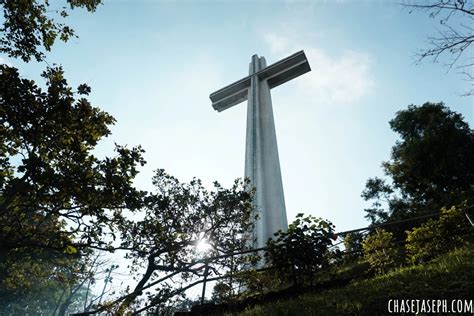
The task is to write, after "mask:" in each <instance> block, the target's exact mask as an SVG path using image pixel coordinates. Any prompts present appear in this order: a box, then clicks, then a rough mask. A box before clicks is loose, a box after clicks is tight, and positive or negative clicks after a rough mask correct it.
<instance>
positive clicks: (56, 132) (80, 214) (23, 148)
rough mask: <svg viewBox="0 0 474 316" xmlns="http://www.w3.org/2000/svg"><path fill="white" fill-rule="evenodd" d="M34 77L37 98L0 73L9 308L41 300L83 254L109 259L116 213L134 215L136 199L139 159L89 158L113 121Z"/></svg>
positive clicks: (121, 153)
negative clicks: (94, 252)
mask: <svg viewBox="0 0 474 316" xmlns="http://www.w3.org/2000/svg"><path fill="white" fill-rule="evenodd" d="M42 76H43V78H44V79H45V80H46V91H43V89H41V88H40V87H38V86H37V85H36V83H35V82H34V81H32V80H27V79H23V78H21V77H20V75H19V73H18V70H17V69H15V68H12V67H8V66H6V65H1V66H0V121H1V127H0V139H1V143H0V169H1V173H0V210H1V212H0V222H1V223H2V225H1V226H0V258H2V260H1V261H2V262H1V263H0V265H1V266H2V271H1V273H0V284H1V286H2V287H1V290H2V291H3V294H4V297H10V298H12V301H15V299H14V298H15V297H19V296H22V297H31V296H29V294H28V291H30V292H31V293H34V292H36V293H39V294H45V292H46V291H47V289H48V288H51V286H50V285H49V283H50V280H59V281H60V280H61V278H57V276H56V275H57V273H58V271H62V269H64V268H67V266H68V265H71V267H70V268H72V267H73V266H74V265H76V264H79V263H76V261H77V259H76V258H79V257H80V256H85V257H87V254H88V252H89V250H90V249H93V248H97V249H106V250H112V248H110V247H111V244H112V242H113V239H114V233H116V230H117V229H118V228H119V227H120V225H123V223H124V217H123V215H122V212H121V210H122V209H123V208H127V209H129V210H131V211H133V210H136V209H138V208H139V207H141V205H142V203H143V202H142V201H143V197H144V193H143V192H140V191H138V190H136V189H135V188H134V187H133V185H132V181H133V178H134V177H135V175H136V174H137V169H136V167H137V165H139V164H143V163H144V161H143V159H142V158H141V154H142V150H141V149H140V148H139V147H137V148H133V149H127V148H125V147H121V146H118V145H117V147H116V150H117V153H118V155H117V156H116V157H114V158H107V157H106V158H104V159H99V158H97V157H95V156H94V155H92V154H91V151H92V150H93V149H94V147H95V146H96V145H97V143H98V141H99V140H100V139H101V138H103V137H104V136H107V135H108V134H109V133H110V131H109V129H108V126H109V125H110V124H113V123H114V119H113V117H112V116H110V115H109V114H107V113H105V112H103V111H100V110H99V109H98V108H96V107H93V106H92V105H91V104H90V103H89V101H87V99H85V98H84V97H80V98H76V95H75V94H74V92H73V90H72V89H71V88H70V87H69V86H68V84H67V81H66V80H65V79H64V74H63V71H62V69H61V68H49V69H48V70H47V71H45V72H44V73H43V75H42ZM79 92H80V93H83V94H84V93H85V94H87V93H88V92H90V90H89V89H87V88H85V87H84V86H82V88H81V91H79ZM79 92H78V93H79ZM3 258H4V259H3ZM25 271H31V272H30V274H26V273H25ZM23 274H24V276H27V275H29V277H28V278H19V277H20V276H21V275H23ZM42 280H46V281H45V282H43V281H42ZM68 282H69V281H67V282H66V280H65V282H64V283H63V286H64V287H69V286H70V285H69V283H68ZM15 283H16V284H17V285H18V287H12V285H13V284H15ZM42 286H43V287H44V290H41V289H42ZM53 287H54V291H56V293H59V294H58V295H60V293H61V291H60V285H59V283H58V282H56V283H54V286H53ZM20 290H21V291H20ZM18 291H20V292H18ZM51 291H53V290H51ZM32 295H33V294H32ZM50 296H51V298H52V299H53V298H54V297H55V296H57V295H56V294H54V295H53V294H51V295H50Z"/></svg>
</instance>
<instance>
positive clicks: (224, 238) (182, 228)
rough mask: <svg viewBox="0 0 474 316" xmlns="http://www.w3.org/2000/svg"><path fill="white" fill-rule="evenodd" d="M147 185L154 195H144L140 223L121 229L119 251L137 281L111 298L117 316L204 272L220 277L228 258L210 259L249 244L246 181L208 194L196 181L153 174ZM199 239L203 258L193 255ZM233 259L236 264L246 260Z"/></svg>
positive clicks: (170, 294)
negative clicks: (141, 300) (176, 282)
mask: <svg viewBox="0 0 474 316" xmlns="http://www.w3.org/2000/svg"><path fill="white" fill-rule="evenodd" d="M153 183H154V185H155V187H156V192H155V193H151V194H150V195H149V196H148V197H147V200H146V202H147V204H146V207H145V208H144V209H143V213H142V215H143V217H142V219H141V220H139V221H132V220H128V221H127V224H126V225H124V226H123V231H122V234H121V248H122V249H127V250H128V253H127V258H129V259H131V265H130V268H131V274H132V275H137V276H139V277H136V280H137V284H136V286H135V288H134V290H133V291H130V292H129V293H128V294H127V295H125V296H123V297H122V298H121V299H119V300H117V302H116V303H119V302H121V303H120V307H119V308H118V309H116V311H115V313H116V314H117V315H120V314H123V313H124V312H125V311H126V310H127V309H129V308H130V307H131V306H132V305H133V304H134V302H135V303H136V302H138V299H139V297H140V296H141V295H142V294H145V296H146V297H147V298H146V301H147V304H146V306H145V307H142V308H140V309H136V312H140V311H143V310H145V309H148V308H150V307H153V306H157V305H159V304H161V303H162V302H166V301H167V300H169V298H171V297H173V296H175V295H177V294H180V293H182V292H184V291H185V289H186V288H187V287H189V286H191V285H193V284H198V283H199V282H202V281H201V280H199V278H201V277H202V276H203V274H204V271H205V270H206V269H207V270H208V277H209V278H211V277H213V276H216V275H220V274H221V273H224V271H222V270H223V269H222V267H223V266H228V265H229V261H230V260H232V258H228V257H221V258H216V259H212V257H213V256H216V255H221V254H225V253H230V252H232V251H234V250H236V249H245V248H246V247H248V245H249V242H248V240H247V239H246V236H247V235H248V234H247V232H248V231H249V230H250V229H251V227H252V221H251V214H252V213H251V208H252V203H251V201H252V196H253V193H252V191H251V190H250V186H249V182H248V181H240V180H236V181H235V182H234V185H233V186H232V187H231V188H229V189H225V188H223V187H222V186H221V185H220V184H219V183H217V182H215V183H214V190H213V191H208V190H206V189H205V188H204V187H203V185H202V183H201V181H200V180H198V179H193V180H192V181H190V182H189V183H181V182H179V181H178V179H176V178H174V177H172V176H170V175H168V174H166V173H165V172H164V170H158V171H157V172H156V175H155V176H154V178H153ZM201 240H206V241H207V242H208V243H209V244H210V246H211V247H210V250H209V252H208V253H206V254H199V253H197V252H196V245H197V244H198V243H199V242H200V241H201ZM233 260H234V261H235V262H234V264H235V265H240V264H242V263H241V261H245V260H246V257H245V256H239V257H238V258H237V257H236V258H233ZM143 271H144V272H143ZM172 277H178V278H180V280H181V287H178V288H176V286H175V285H174V284H173V282H172V279H171V278H172ZM195 282H197V283H195ZM152 289H153V291H152ZM145 290H147V291H146V292H145Z"/></svg>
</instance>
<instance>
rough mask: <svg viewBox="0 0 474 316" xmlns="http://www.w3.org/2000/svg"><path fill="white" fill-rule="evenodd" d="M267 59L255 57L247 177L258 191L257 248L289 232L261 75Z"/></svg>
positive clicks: (268, 102) (266, 88) (268, 97)
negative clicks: (275, 234) (274, 236)
mask: <svg viewBox="0 0 474 316" xmlns="http://www.w3.org/2000/svg"><path fill="white" fill-rule="evenodd" d="M266 66H267V65H266V61H265V58H264V57H260V58H259V57H258V56H257V55H254V56H252V61H251V63H250V66H249V68H250V69H249V76H250V77H251V79H250V81H251V82H250V87H249V92H248V105H247V135H246V151H245V177H247V178H249V179H250V181H251V184H252V185H253V186H254V187H255V188H256V195H255V199H254V212H256V214H257V215H258V219H257V220H256V221H255V229H254V236H253V237H254V238H253V239H254V247H255V248H259V247H263V246H265V243H266V241H267V240H268V238H271V237H272V235H273V233H275V232H277V231H278V230H280V229H281V230H286V228H287V227H288V222H287V218H286V208H285V197H284V193H283V184H282V180H281V170H280V160H279V157H278V146H277V139H276V132H275V122H274V118H273V108H272V100H271V95H270V87H269V86H268V82H267V80H260V79H259V78H258V75H257V73H258V72H259V71H261V70H263V69H264V68H266Z"/></svg>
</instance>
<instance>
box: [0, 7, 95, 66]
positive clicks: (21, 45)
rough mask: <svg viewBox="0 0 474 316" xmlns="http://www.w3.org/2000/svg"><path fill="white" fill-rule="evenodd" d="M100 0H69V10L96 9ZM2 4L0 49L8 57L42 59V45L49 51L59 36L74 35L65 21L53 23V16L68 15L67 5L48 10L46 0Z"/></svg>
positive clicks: (66, 37)
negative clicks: (78, 8)
mask: <svg viewBox="0 0 474 316" xmlns="http://www.w3.org/2000/svg"><path fill="white" fill-rule="evenodd" d="M101 2H102V0H68V1H67V4H68V5H69V8H70V9H74V8H77V7H80V8H85V9H86V10H87V11H90V12H93V11H95V10H96V8H97V7H98V5H99V4H100V3H101ZM0 5H1V6H2V7H3V17H4V20H3V26H2V27H1V28H0V32H1V33H2V37H1V38H0V52H2V53H6V54H8V56H10V57H15V58H21V59H22V60H23V61H25V62H28V61H30V60H31V58H32V57H33V58H35V59H36V60H37V61H41V60H44V58H45V54H44V52H43V51H42V48H44V50H46V51H50V50H51V47H52V46H53V44H54V42H55V40H56V39H57V37H58V36H59V39H60V40H61V41H64V42H67V41H68V40H69V39H70V38H71V37H75V36H76V35H75V33H74V30H73V29H72V28H70V27H69V26H67V25H65V24H64V23H58V22H56V21H55V20H54V19H53V18H52V17H50V16H49V15H51V14H52V13H55V14H56V15H58V16H57V17H56V18H65V17H67V16H68V14H69V13H68V9H67V7H65V6H63V7H61V8H59V9H51V7H50V3H49V1H47V0H45V1H37V0H0Z"/></svg>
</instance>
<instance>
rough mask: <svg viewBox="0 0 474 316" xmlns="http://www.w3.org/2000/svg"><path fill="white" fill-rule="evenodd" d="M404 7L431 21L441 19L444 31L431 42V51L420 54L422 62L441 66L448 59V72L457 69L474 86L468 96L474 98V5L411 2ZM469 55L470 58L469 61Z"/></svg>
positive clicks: (454, 0)
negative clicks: (424, 14) (437, 63)
mask: <svg viewBox="0 0 474 316" xmlns="http://www.w3.org/2000/svg"><path fill="white" fill-rule="evenodd" d="M404 6H406V7H407V8H409V9H410V13H411V12H412V11H413V10H421V11H426V12H428V13H429V16H430V18H433V19H439V22H440V25H441V30H440V31H438V33H437V34H436V35H434V36H430V37H429V38H428V42H429V47H428V48H426V49H422V50H420V51H419V53H418V54H417V55H418V62H421V61H422V60H424V59H428V58H432V59H433V61H434V62H438V60H439V59H441V58H443V57H444V58H448V60H447V62H446V66H447V67H448V70H449V69H451V68H453V67H456V68H457V69H458V70H459V71H460V72H461V74H463V75H464V77H465V79H466V80H467V81H470V82H472V83H471V88H470V90H468V91H466V92H465V93H464V94H465V95H473V94H474V89H473V86H474V77H473V76H474V74H473V73H472V66H474V60H473V57H472V53H470V49H471V48H472V46H471V44H472V43H473V42H474V28H473V27H472V23H473V21H474V3H473V2H472V1H470V0H410V1H407V2H406V3H405V4H404ZM466 54H467V58H464V57H466Z"/></svg>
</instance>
